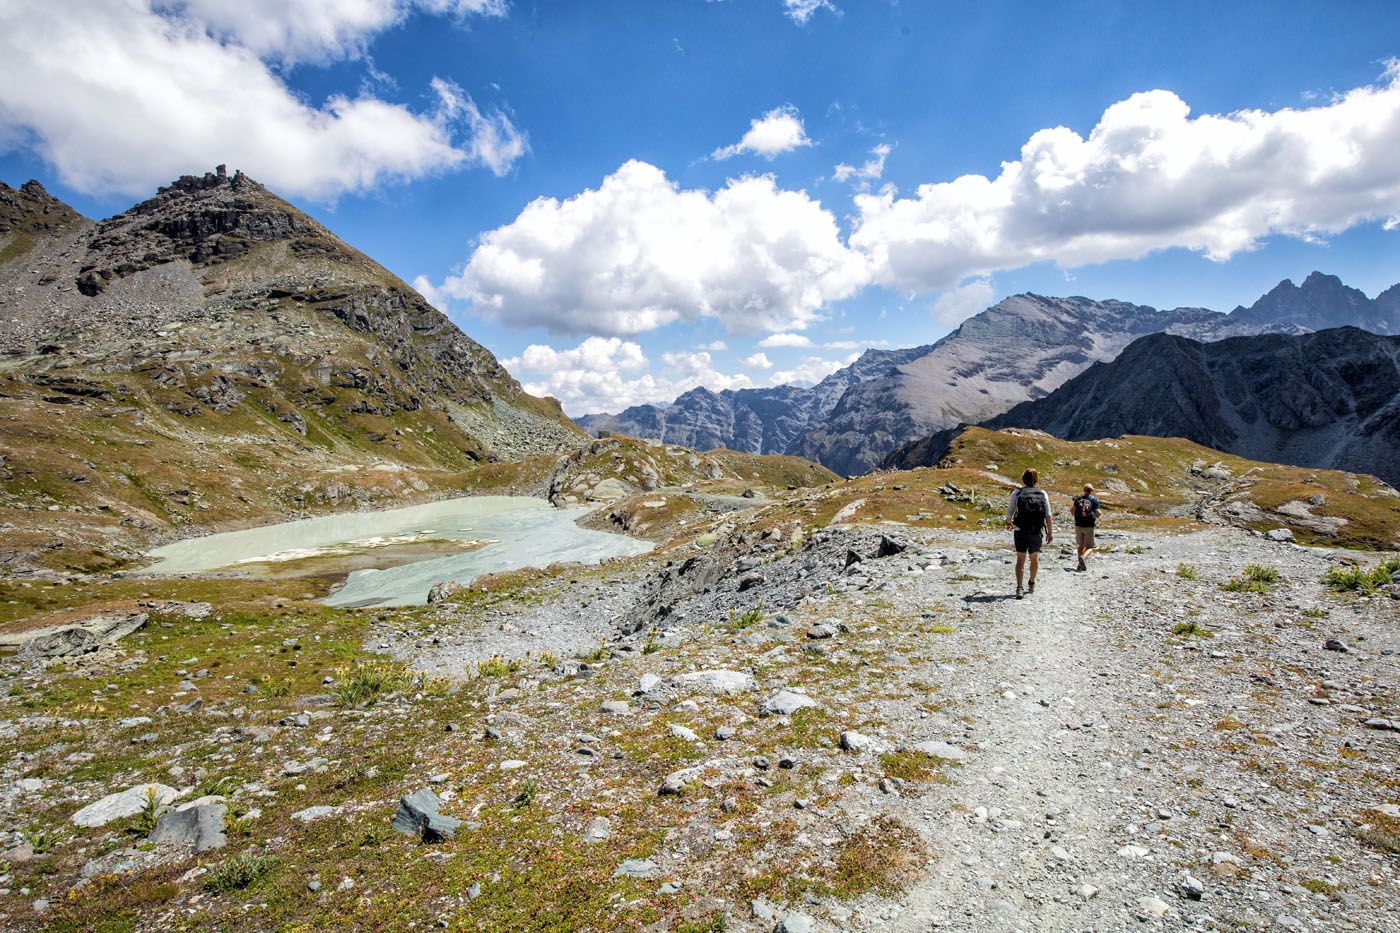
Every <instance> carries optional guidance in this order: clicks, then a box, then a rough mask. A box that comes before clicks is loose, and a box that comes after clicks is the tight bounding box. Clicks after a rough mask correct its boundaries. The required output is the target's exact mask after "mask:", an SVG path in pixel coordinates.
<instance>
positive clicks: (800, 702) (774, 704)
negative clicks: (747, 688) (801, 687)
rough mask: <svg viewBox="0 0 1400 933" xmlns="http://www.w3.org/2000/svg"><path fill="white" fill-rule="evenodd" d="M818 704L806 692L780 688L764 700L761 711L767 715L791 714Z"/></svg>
mask: <svg viewBox="0 0 1400 933" xmlns="http://www.w3.org/2000/svg"><path fill="white" fill-rule="evenodd" d="M816 705H817V703H816V701H815V700H813V699H812V698H811V697H809V696H807V695H806V694H802V693H794V692H793V691H791V690H779V691H778V692H777V693H775V694H773V695H772V696H771V697H769V698H768V699H767V700H764V701H763V705H762V706H761V707H759V712H760V713H762V714H764V715H767V716H791V715H792V714H793V713H795V712H797V711H798V710H800V709H806V708H807V707H809V706H816Z"/></svg>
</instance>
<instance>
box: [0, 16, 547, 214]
mask: <svg viewBox="0 0 1400 933" xmlns="http://www.w3.org/2000/svg"><path fill="white" fill-rule="evenodd" d="M419 5H420V6H422V7H423V8H424V9H429V10H434V11H439V12H449V11H450V12H469V11H471V10H472V9H473V8H474V7H476V8H479V10H480V11H481V12H489V11H491V10H493V9H495V6H496V5H492V4H480V3H472V2H469V0H468V2H452V3H449V2H445V0H444V2H437V0H426V2H422V3H420V4H419ZM406 7H407V4H400V3H386V2H381V0H345V2H342V3H336V2H330V0H288V2H284V3H280V4H277V5H272V4H270V3H267V2H266V0H257V2H255V3H254V4H252V5H251V6H248V7H245V6H244V5H242V4H218V5H215V4H213V3H205V2H202V0H196V2H191V3H179V4H176V3H159V2H157V0H69V2H66V3H63V4H57V3H52V2H48V0H9V2H7V3H5V4H3V6H0V140H5V141H7V142H8V143H9V144H10V145H12V146H13V145H26V146H29V147H31V148H33V150H34V151H35V152H37V153H38V154H39V155H40V157H42V158H43V159H44V160H45V161H46V162H48V163H49V164H51V165H52V166H53V167H54V168H55V169H56V171H57V172H58V174H59V176H60V178H61V179H62V180H63V181H64V183H65V184H68V185H69V186H71V187H73V188H76V189H78V190H81V191H85V192H88V193H93V194H108V193H122V194H128V195H136V194H143V193H146V192H148V191H150V189H151V188H153V187H154V186H155V185H156V184H158V183H161V182H164V181H168V180H170V179H171V178H173V177H175V176H176V175H180V174H183V173H187V172H191V171H196V170H199V169H206V168H209V167H212V166H213V165H214V164H215V163H219V162H226V163H228V164H230V165H231V166H234V167H237V168H242V169H244V170H245V171H247V172H249V174H252V175H254V176H255V177H257V178H258V179H259V180H261V181H264V182H266V183H268V184H270V185H271V186H273V187H274V188H277V189H278V190H280V191H282V192H285V193H288V194H292V195H301V196H306V197H312V198H333V197H335V196H337V195H339V194H341V193H344V192H347V191H362V190H366V189H370V188H373V187H375V186H377V185H379V184H381V183H383V182H385V181H390V180H406V179H412V178H417V177H421V176H423V175H427V174H431V173H434V172H440V171H444V170H449V169H454V168H460V167H463V166H466V165H470V164H477V163H479V164H482V165H485V166H486V167H488V168H489V169H491V170H492V171H494V172H497V173H499V172H500V171H501V170H502V167H503V166H504V165H505V164H506V162H507V160H511V159H514V158H518V157H519V155H520V154H522V153H523V151H524V147H523V144H524V137H523V135H522V134H519V133H518V132H517V131H515V129H514V127H513V126H511V125H510V121H509V119H508V118H506V117H505V115H504V114H500V113H497V112H492V113H488V114H483V113H481V112H480V111H479V110H478V109H477V108H476V106H475V105H474V104H471V106H470V107H468V106H467V104H469V103H470V98H468V97H465V95H462V94H461V92H460V91H456V90H454V89H453V88H451V87H450V86H449V85H447V84H446V83H442V82H438V83H435V86H434V88H433V91H434V94H433V102H432V104H431V105H430V106H429V107H428V108H426V109H424V110H417V111H415V110H412V109H410V108H408V107H406V106H403V105H401V104H395V103H390V102H387V101H384V100H381V99H378V98H375V97H372V96H368V95H364V94H361V95H360V96H356V97H347V96H343V95H334V96H331V97H330V98H328V99H327V100H326V101H325V102H324V103H323V104H322V105H321V106H319V107H317V106H313V105H311V104H309V103H307V102H306V101H304V100H303V99H301V98H300V97H299V96H298V95H296V94H294V93H292V92H291V91H290V90H289V88H288V87H287V85H286V84H285V83H284V82H283V80H282V79H281V77H279V76H278V75H277V74H276V73H275V72H274V71H273V70H272V68H271V67H270V65H269V64H268V62H269V61H273V60H286V59H289V58H290V59H296V58H299V57H312V58H314V57H318V56H319V57H321V58H333V57H340V56H344V55H347V54H352V53H353V50H354V47H355V43H356V42H358V41H362V40H363V38H364V37H365V36H366V35H368V34H370V33H372V32H373V31H375V30H377V29H381V28H384V27H385V26H386V25H388V24H391V23H392V22H394V21H396V18H397V17H399V16H401V15H402V13H403V10H404V9H406ZM220 10H222V11H223V12H222V13H220V12H219V11H220ZM264 13H265V14H266V18H263V17H262V14H264ZM301 14H306V18H305V19H302V18H300V16H301ZM202 17H213V19H211V20H205V19H203V18H202ZM220 17H221V18H220ZM462 136H465V140H463V139H461V137H462Z"/></svg>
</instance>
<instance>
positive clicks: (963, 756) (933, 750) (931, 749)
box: [913, 740, 967, 761]
mask: <svg viewBox="0 0 1400 933" xmlns="http://www.w3.org/2000/svg"><path fill="white" fill-rule="evenodd" d="M913 748H914V751H916V752H923V753H924V754H925V755H928V756H929V757H930V758H941V759H943V760H944V761H966V760H967V752H965V751H963V750H962V749H960V748H958V747H957V746H956V745H949V744H948V743H947V742H939V741H937V740H931V741H928V742H916V743H915V744H914V746H913Z"/></svg>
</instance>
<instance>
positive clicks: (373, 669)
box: [335, 661, 413, 706]
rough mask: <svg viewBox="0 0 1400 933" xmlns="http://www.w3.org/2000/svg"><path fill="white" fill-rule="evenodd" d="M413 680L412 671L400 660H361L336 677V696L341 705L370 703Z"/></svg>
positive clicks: (407, 684) (403, 687) (365, 704)
mask: <svg viewBox="0 0 1400 933" xmlns="http://www.w3.org/2000/svg"><path fill="white" fill-rule="evenodd" d="M411 683H413V673H412V671H410V670H409V669H408V668H407V667H405V666H404V665H402V664H399V663H398V662H396V661H360V662H358V663H356V664H354V665H351V666H350V667H348V668H344V669H343V670H342V671H341V672H340V676H338V677H337V678H336V684H335V699H336V702H337V703H339V704H340V705H341V706H368V705H370V704H372V703H374V702H375V701H376V700H378V699H379V698H380V697H382V696H383V695H384V694H387V693H393V692H395V691H398V690H404V689H407V687H408V686H409V685H410V684H411Z"/></svg>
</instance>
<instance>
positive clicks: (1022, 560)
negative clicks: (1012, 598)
mask: <svg viewBox="0 0 1400 933" xmlns="http://www.w3.org/2000/svg"><path fill="white" fill-rule="evenodd" d="M1025 573H1026V555H1025V554H1024V553H1023V552H1021V551H1017V552H1016V589H1018V590H1019V589H1020V588H1021V578H1022V577H1024V576H1025ZM1032 575H1034V574H1032Z"/></svg>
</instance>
